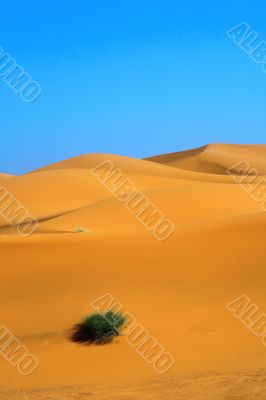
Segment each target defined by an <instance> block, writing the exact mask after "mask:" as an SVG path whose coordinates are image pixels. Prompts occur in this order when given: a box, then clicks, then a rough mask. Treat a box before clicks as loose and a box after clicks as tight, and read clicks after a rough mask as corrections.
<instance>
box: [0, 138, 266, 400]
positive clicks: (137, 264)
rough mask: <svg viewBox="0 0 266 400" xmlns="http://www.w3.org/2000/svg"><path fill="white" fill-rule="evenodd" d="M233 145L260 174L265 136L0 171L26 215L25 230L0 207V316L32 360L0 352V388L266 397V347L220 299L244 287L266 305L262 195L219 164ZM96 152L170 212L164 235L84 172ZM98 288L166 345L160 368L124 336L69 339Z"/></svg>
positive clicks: (77, 398) (101, 395) (29, 399)
mask: <svg viewBox="0 0 266 400" xmlns="http://www.w3.org/2000/svg"><path fill="white" fill-rule="evenodd" d="M243 159H245V160H247V161H248V163H250V164H251V166H252V167H254V168H256V169H257V170H258V172H259V173H260V174H261V176H260V177H257V178H256V182H259V179H264V174H266V147H265V146H233V145H211V146H207V147H204V148H200V149H196V150H191V151H188V152H186V154H183V153H173V154H172V155H165V156H159V157H158V158H157V157H156V158H153V159H152V161H151V160H150V161H147V160H137V159H130V158H127V157H121V156H112V155H84V156H80V157H76V158H74V159H70V160H66V161H63V162H61V163H57V164H54V165H51V166H48V167H46V168H42V169H39V170H38V171H33V172H31V173H29V174H26V175H23V176H19V177H12V178H8V179H5V178H4V184H3V183H2V182H3V181H2V180H1V179H2V177H1V176H0V181H1V185H2V186H4V187H5V188H6V190H8V192H9V193H12V195H13V196H14V198H16V199H18V200H19V202H20V204H22V205H23V206H24V207H25V209H27V210H28V211H29V213H30V214H31V215H33V216H34V217H35V218H36V220H37V222H38V226H37V227H36V228H37V229H36V230H35V231H34V233H33V234H32V235H30V236H27V237H23V236H21V235H19V232H18V230H17V228H16V227H15V226H12V224H10V222H9V221H8V218H7V217H6V216H5V215H2V214H1V216H0V255H1V265H2V268H1V278H0V302H1V320H0V322H1V324H2V325H5V326H6V327H7V328H8V329H9V330H10V331H11V332H12V333H13V334H14V335H15V336H16V337H17V338H18V339H19V340H20V341H21V342H22V343H23V345H25V346H26V347H27V349H29V351H30V352H31V353H33V354H34V355H36V357H37V358H38V361H39V366H38V368H37V370H36V371H35V372H34V373H33V374H31V375H30V376H26V377H25V376H22V375H20V374H19V373H18V371H17V370H16V368H14V367H13V366H12V365H10V363H9V362H8V360H6V359H5V358H4V357H3V356H1V354H0V398H1V400H2V399H3V400H6V399H8V400H9V399H10V400H44V399H45V400H46V399H49V400H61V399H62V400H63V399H64V400H84V399H85V400H86V399H95V400H98V399H106V400H107V399H111V400H115V399H120V398H121V399H129V400H131V399H132V400H133V399H134V400H135V399H140V400H142V399H143V400H144V399H145V400H146V399H153V400H154V399H156V400H157V399H158V400H162V399H176V398H180V399H182V398H184V399H185V398H186V399H193V400H194V399H195V400H202V399H207V400H209V399H210V400H212V399H215V400H224V399H234V398H236V399H240V398H241V399H245V400H251V399H254V398H256V399H258V400H261V399H263V400H264V399H265V389H266V388H265V374H266V368H265V362H266V350H265V349H266V348H265V346H264V345H263V343H262V341H261V338H260V337H258V336H255V335H254V334H252V332H251V331H250V330H249V329H248V328H247V327H246V326H245V325H244V324H243V323H242V322H241V321H240V320H238V319H237V318H236V317H235V316H234V315H233V313H232V312H230V311H229V310H228V308H227V304H228V303H230V302H232V301H233V300H234V299H236V298H237V297H239V296H241V295H246V296H248V297H249V298H250V300H251V301H252V302H253V303H255V304H256V305H257V307H258V309H257V312H258V316H259V315H261V314H263V313H266V294H265V282H266V263H265V254H266V251H265V248H266V247H265V231H266V213H265V211H264V209H263V207H262V206H263V202H262V200H261V199H262V198H261V197H260V198H259V199H258V198H256V197H254V196H252V195H251V192H250V186H249V184H248V183H246V185H240V184H239V183H237V182H236V181H235V180H234V178H233V177H232V176H229V175H228V174H227V173H226V170H227V169H228V168H229V167H231V166H232V165H234V164H235V163H237V162H239V161H241V160H243ZM106 160H109V161H111V162H112V165H113V166H114V167H115V168H118V169H119V170H120V172H121V174H122V178H123V179H128V180H129V181H130V182H131V183H134V185H135V187H136V188H137V190H138V191H139V192H141V193H143V194H144V195H145V196H146V198H147V199H148V200H149V201H150V202H151V204H153V205H155V206H156V207H157V209H158V210H160V211H161V213H162V214H163V215H164V216H165V218H167V219H168V220H169V221H171V223H172V224H173V225H174V232H173V234H172V235H171V236H170V237H169V238H168V239H167V240H157V239H156V237H154V236H153V234H152V232H151V231H150V230H148V229H147V227H145V226H144V224H143V223H141V222H140V221H139V220H138V219H137V218H136V216H135V215H134V214H133V213H132V212H130V211H129V210H128V209H127V208H126V204H125V202H124V203H123V202H121V201H119V199H118V198H117V197H116V195H115V193H114V191H113V190H111V189H112V185H111V186H110V185H109V187H106V186H105V185H104V184H103V183H102V182H101V181H100V180H99V179H98V178H97V176H95V174H93V173H92V170H93V169H94V168H95V167H96V166H97V165H98V164H100V163H103V162H105V161H106ZM231 162H232V164H231ZM255 186H256V183H253V184H252V185H251V188H255ZM110 188H111V189H110ZM129 194H130V192H129ZM1 205H3V203H1V200H0V207H1ZM77 228H83V230H84V232H79V230H78V229H77ZM85 228H86V229H85ZM104 293H111V294H112V296H113V297H114V298H115V299H116V300H117V301H119V302H121V303H122V305H123V307H124V309H125V311H129V312H131V313H132V314H133V315H134V316H135V318H136V319H137V321H138V322H139V323H140V324H142V325H143V326H144V328H145V329H146V330H147V332H148V333H149V334H150V335H152V336H153V337H155V338H156V340H158V341H159V343H161V344H162V346H163V347H164V348H165V351H167V352H169V353H170V354H172V355H173V357H174V359H175V363H174V365H173V367H172V368H171V369H170V371H168V372H167V373H165V374H158V373H157V372H156V371H155V370H154V369H153V368H152V365H151V364H148V363H147V362H146V361H145V360H144V359H143V358H142V357H141V356H140V354H138V353H137V352H136V350H135V349H134V348H132V347H131V346H130V345H129V344H128V343H127V341H126V338H125V337H121V338H119V339H118V340H117V341H116V342H115V343H114V344H112V345H107V346H90V347H86V346H80V345H77V344H74V343H71V341H70V340H69V334H70V330H71V328H72V327H73V325H74V324H76V323H78V322H79V321H80V320H81V319H82V318H83V317H84V316H85V315H86V314H88V313H90V312H92V307H91V302H92V301H93V300H95V299H96V298H97V297H99V296H101V295H103V294H104ZM1 324H0V325H1ZM0 350H1V339H0ZM254 396H255V397H254Z"/></svg>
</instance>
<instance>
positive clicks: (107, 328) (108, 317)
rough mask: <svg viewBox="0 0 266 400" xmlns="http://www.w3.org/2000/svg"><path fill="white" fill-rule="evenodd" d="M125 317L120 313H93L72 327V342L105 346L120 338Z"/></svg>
mask: <svg viewBox="0 0 266 400" xmlns="http://www.w3.org/2000/svg"><path fill="white" fill-rule="evenodd" d="M125 322H126V317H125V316H124V315H123V314H122V313H115V312H113V311H105V312H102V313H94V314H91V315H89V316H87V317H86V318H84V320H83V321H82V322H81V323H80V324H77V325H75V326H74V330H73V333H72V337H71V339H72V341H73V342H76V343H81V344H87V345H90V344H107V343H111V342H112V341H113V340H114V338H116V337H118V336H120V334H121V331H122V328H123V326H124V324H125Z"/></svg>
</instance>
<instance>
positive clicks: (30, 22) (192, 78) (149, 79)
mask: <svg viewBox="0 0 266 400" xmlns="http://www.w3.org/2000/svg"><path fill="white" fill-rule="evenodd" d="M265 15H266V3H265V0H261V1H255V2H250V1H239V0H235V1H232V0H230V1H229V0H223V1H213V0H211V1H205V0H201V1H196V0H194V1H182V2H181V1H177V0H175V1H174V0H159V1H156V0H153V1H151V0H120V1H118V0H109V1H107V0H97V1H95V0H93V1H92V0H83V1H81V0H75V1H67V0H65V1H62V0H53V1H50V0H46V1H41V0H40V1H36V0H35V1H33V0H32V1H29V0H25V1H21V0H13V1H5V2H3V3H2V4H1V18H0V20H1V23H0V38H1V41H0V45H1V46H2V47H3V49H4V50H5V51H7V52H8V53H9V54H10V55H12V57H14V59H15V60H16V62H17V63H18V64H20V65H21V66H23V68H24V69H25V70H26V71H27V72H28V73H29V74H30V75H31V76H32V78H33V79H34V80H36V81H38V82H39V83H40V85H41V87H42V94H41V96H40V97H39V98H38V99H37V100H36V101H35V102H34V103H31V104H29V103H24V102H23V101H22V100H21V98H20V97H19V96H18V95H17V94H16V93H14V92H13V91H12V90H11V89H10V88H9V86H8V85H7V84H6V83H5V82H4V81H3V80H2V79H0V107H1V122H0V123H1V125H0V126H1V146H0V155H1V156H0V171H2V172H9V173H18V174H19V173H23V172H26V171H29V170H31V169H34V168H37V167H40V166H42V165H45V164H48V163H51V162H55V161H59V160H63V159H66V158H68V157H73V156H75V155H78V154H82V153H92V152H101V153H102V152H105V153H116V154H122V155H131V156H134V157H145V156H149V155H153V154H160V153H166V152H172V151H178V150H184V149H188V148H192V147H196V146H201V145H204V144H207V143H210V142H231V143H263V142H264V143H266V141H265V134H266V74H264V73H263V72H262V70H261V68H260V66H259V65H257V64H256V63H255V62H253V61H252V60H251V59H250V58H249V56H248V55H247V54H245V53H244V51H242V50H241V49H240V48H239V47H238V46H237V45H236V44H235V43H234V42H233V41H232V40H230V39H229V38H228V36H227V34H226V32H227V30H228V29H230V28H232V27H233V26H235V25H237V24H238V23H240V22H242V21H245V22H247V23H248V24H249V25H250V26H251V27H252V29H254V30H256V31H257V32H258V33H259V34H260V37H261V40H263V39H264V40H266V24H265Z"/></svg>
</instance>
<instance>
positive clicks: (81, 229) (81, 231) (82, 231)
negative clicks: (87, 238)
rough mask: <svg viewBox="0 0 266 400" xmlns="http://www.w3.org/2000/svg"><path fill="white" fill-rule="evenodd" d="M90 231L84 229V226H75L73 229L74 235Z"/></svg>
mask: <svg viewBox="0 0 266 400" xmlns="http://www.w3.org/2000/svg"><path fill="white" fill-rule="evenodd" d="M89 231H90V230H89V229H88V228H86V227H85V226H76V227H75V228H74V232H76V233H88V232H89Z"/></svg>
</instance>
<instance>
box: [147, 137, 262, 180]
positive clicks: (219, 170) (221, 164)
mask: <svg viewBox="0 0 266 400" xmlns="http://www.w3.org/2000/svg"><path fill="white" fill-rule="evenodd" d="M265 153H266V145H231V144H211V145H208V146H203V147H199V148H197V149H193V150H188V151H182V152H179V153H170V154H164V155H160V156H154V157H150V158H147V160H149V161H153V162H156V163H160V164H164V165H169V166H172V167H177V168H184V169H187V170H189V171H198V172H206V173H210V174H223V175H226V174H227V169H228V168H230V167H231V166H232V165H234V164H237V163H238V162H239V161H242V160H246V161H248V162H249V163H250V165H252V167H253V168H256V169H257V170H258V172H259V173H260V174H263V175H265V174H266V164H265Z"/></svg>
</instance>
